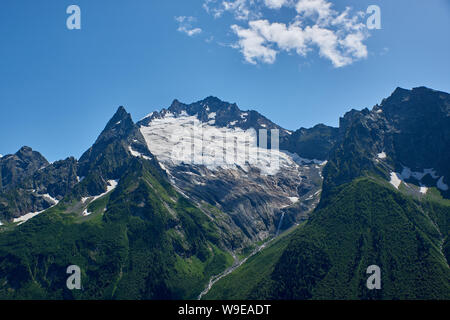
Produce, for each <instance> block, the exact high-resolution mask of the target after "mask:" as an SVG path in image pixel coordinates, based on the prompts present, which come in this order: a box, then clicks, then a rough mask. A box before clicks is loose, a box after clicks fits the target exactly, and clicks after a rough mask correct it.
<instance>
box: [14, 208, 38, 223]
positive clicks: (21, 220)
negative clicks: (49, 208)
mask: <svg viewBox="0 0 450 320" xmlns="http://www.w3.org/2000/svg"><path fill="white" fill-rule="evenodd" d="M44 211H45V210H43V211H39V212H30V213H27V214H24V215H23V216H21V217H19V218H15V219H14V220H13V222H14V223H16V222H18V223H19V225H21V224H22V223H25V222H27V221H28V220H30V219H32V218H34V217H36V216H37V215H38V214H41V213H42V212H44Z"/></svg>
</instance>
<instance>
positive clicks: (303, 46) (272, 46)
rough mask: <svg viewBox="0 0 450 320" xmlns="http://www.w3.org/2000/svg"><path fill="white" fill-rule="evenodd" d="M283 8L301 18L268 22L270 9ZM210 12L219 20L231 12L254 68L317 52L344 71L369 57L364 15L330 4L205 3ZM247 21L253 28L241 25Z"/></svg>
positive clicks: (311, 0)
mask: <svg viewBox="0 0 450 320" xmlns="http://www.w3.org/2000/svg"><path fill="white" fill-rule="evenodd" d="M282 7H286V8H289V9H290V10H292V11H293V12H294V13H295V18H294V19H292V20H291V21H290V22H287V23H286V22H280V21H269V19H268V18H265V17H264V12H267V10H279V9H281V8H282ZM204 8H205V9H206V10H207V12H209V13H210V14H212V15H214V17H216V18H218V17H221V16H222V15H223V14H224V13H225V12H229V13H231V14H232V15H233V16H234V18H235V19H236V22H237V23H235V24H233V25H231V30H232V31H233V32H234V34H235V35H236V36H237V37H238V40H237V42H236V47H237V48H238V49H239V50H240V51H241V52H242V54H243V56H244V59H245V61H247V62H248V63H251V64H257V63H268V64H272V63H274V62H275V61H276V58H277V55H279V54H280V53H281V52H295V53H296V54H298V55H300V56H302V57H306V56H307V55H308V53H309V52H314V50H317V52H318V54H319V55H320V56H321V57H323V58H325V59H328V60H330V61H331V63H332V64H333V66H334V67H337V68H339V67H343V66H346V65H349V64H352V63H353V62H354V61H357V60H360V59H364V58H366V57H367V56H368V50H367V47H366V45H365V44H364V41H365V40H366V39H367V38H368V36H369V34H368V31H367V28H366V26H365V25H364V24H363V23H362V18H363V17H364V13H363V12H356V13H354V14H353V15H352V14H351V8H346V9H345V10H344V11H342V12H339V11H337V10H334V9H333V4H332V3H331V2H330V1H327V0H229V1H225V0H205V2H204ZM242 21H247V22H244V23H246V24H247V25H238V23H239V22H241V23H242Z"/></svg>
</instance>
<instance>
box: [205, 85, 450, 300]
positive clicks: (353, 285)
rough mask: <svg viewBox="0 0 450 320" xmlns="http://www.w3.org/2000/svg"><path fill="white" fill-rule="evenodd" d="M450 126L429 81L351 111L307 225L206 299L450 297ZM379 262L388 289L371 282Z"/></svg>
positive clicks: (449, 114) (445, 98)
mask: <svg viewBox="0 0 450 320" xmlns="http://www.w3.org/2000/svg"><path fill="white" fill-rule="evenodd" d="M449 130H450V97H449V95H448V94H447V93H443V92H438V91H434V90H430V89H427V88H415V89H413V90H411V91H410V90H404V89H400V88H399V89H397V90H395V92H394V93H393V94H392V95H391V96H390V97H389V98H387V99H385V100H383V102H382V104H381V105H377V106H375V107H374V108H373V110H371V111H369V110H368V109H364V110H362V111H356V110H352V111H351V112H349V113H348V114H346V115H345V117H344V118H342V119H341V123H340V128H339V136H338V140H337V143H336V144H335V146H334V147H333V148H332V150H331V152H330V156H329V160H328V163H327V165H326V166H325V168H324V172H323V175H324V185H323V193H322V197H321V201H320V204H319V205H318V207H317V208H316V210H315V211H314V213H313V214H312V215H311V216H310V219H309V220H308V222H307V223H306V225H305V226H304V227H302V228H298V229H297V230H296V231H295V232H293V233H292V234H291V235H289V241H286V240H283V241H281V242H280V243H276V244H274V245H273V247H274V248H281V250H280V251H281V253H280V251H278V253H276V254H275V253H273V252H271V250H272V251H273V250H274V249H271V248H269V249H267V251H266V252H261V253H260V254H259V255H258V256H255V257H253V258H252V260H251V261H249V262H248V264H247V265H246V266H243V267H242V268H240V269H238V270H237V271H236V272H235V273H234V274H233V275H230V276H228V277H226V278H224V279H222V280H221V281H220V282H218V283H217V285H216V286H215V287H214V288H213V289H212V290H211V291H210V293H209V295H208V296H207V297H206V298H210V299H215V298H221V299H247V298H251V299H449V298H450V271H449V264H448V261H449V259H450V245H449V226H450V201H449V200H448V199H449V193H448V191H449V190H448V183H449V179H448V177H449V174H450V172H449V169H450V131H449ZM271 256H272V257H273V256H274V257H275V258H274V259H271V258H270V257H271ZM370 265H377V266H379V267H380V270H381V289H380V290H369V289H368V288H367V286H366V280H367V279H368V277H369V275H368V274H367V273H366V271H367V267H368V266H370ZM261 266H263V267H262V269H263V271H264V273H265V276H263V277H254V276H251V277H253V279H254V280H253V283H250V284H246V285H239V284H238V283H239V282H242V281H243V278H244V277H245V275H252V274H255V273H256V272H258V269H259V268H261Z"/></svg>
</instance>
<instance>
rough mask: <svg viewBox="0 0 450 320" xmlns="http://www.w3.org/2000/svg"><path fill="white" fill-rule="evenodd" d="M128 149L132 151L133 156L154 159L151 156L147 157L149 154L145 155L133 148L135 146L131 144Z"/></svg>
mask: <svg viewBox="0 0 450 320" xmlns="http://www.w3.org/2000/svg"><path fill="white" fill-rule="evenodd" d="M128 151H130V153H131V155H132V156H133V157H136V158H144V159H146V160H152V158H151V157H147V156H145V155H143V154H142V153H140V152H137V151H135V150H133V148H132V147H131V146H128Z"/></svg>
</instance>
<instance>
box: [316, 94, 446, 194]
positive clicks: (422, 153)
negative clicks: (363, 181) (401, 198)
mask: <svg viewBox="0 0 450 320" xmlns="http://www.w3.org/2000/svg"><path fill="white" fill-rule="evenodd" d="M449 164H450V95H449V94H447V93H444V92H439V91H435V90H432V89H428V88H424V87H420V88H414V89H412V90H405V89H401V88H397V89H396V90H395V91H394V92H393V93H392V95H391V96H390V97H388V98H386V99H384V100H383V101H382V103H381V104H380V105H376V106H375V107H374V108H373V109H372V110H369V109H363V110H361V111H357V110H351V111H350V112H348V113H346V114H345V116H344V117H343V118H341V119H340V127H339V138H338V143H336V146H335V147H334V148H333V150H332V152H331V156H330V159H329V162H328V165H327V167H326V168H325V174H324V176H325V183H324V188H325V189H328V188H329V187H330V188H333V187H334V186H337V185H339V184H342V183H345V182H349V181H351V180H352V179H354V178H356V177H358V176H363V175H366V174H367V173H369V172H375V173H378V174H381V175H384V176H385V177H386V179H388V180H389V178H390V176H389V175H390V173H391V172H396V173H398V174H401V173H402V172H403V170H405V173H404V175H403V176H404V177H403V178H404V179H406V180H408V179H412V182H413V183H414V184H416V185H417V186H420V185H423V186H426V187H432V186H434V187H436V186H438V188H439V187H440V190H441V191H442V194H443V196H444V197H449V196H450V193H449V190H448V189H446V188H448V185H449V184H450V165H449ZM411 172H412V173H415V174H411ZM417 177H419V178H420V179H417ZM440 179H442V180H440Z"/></svg>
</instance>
